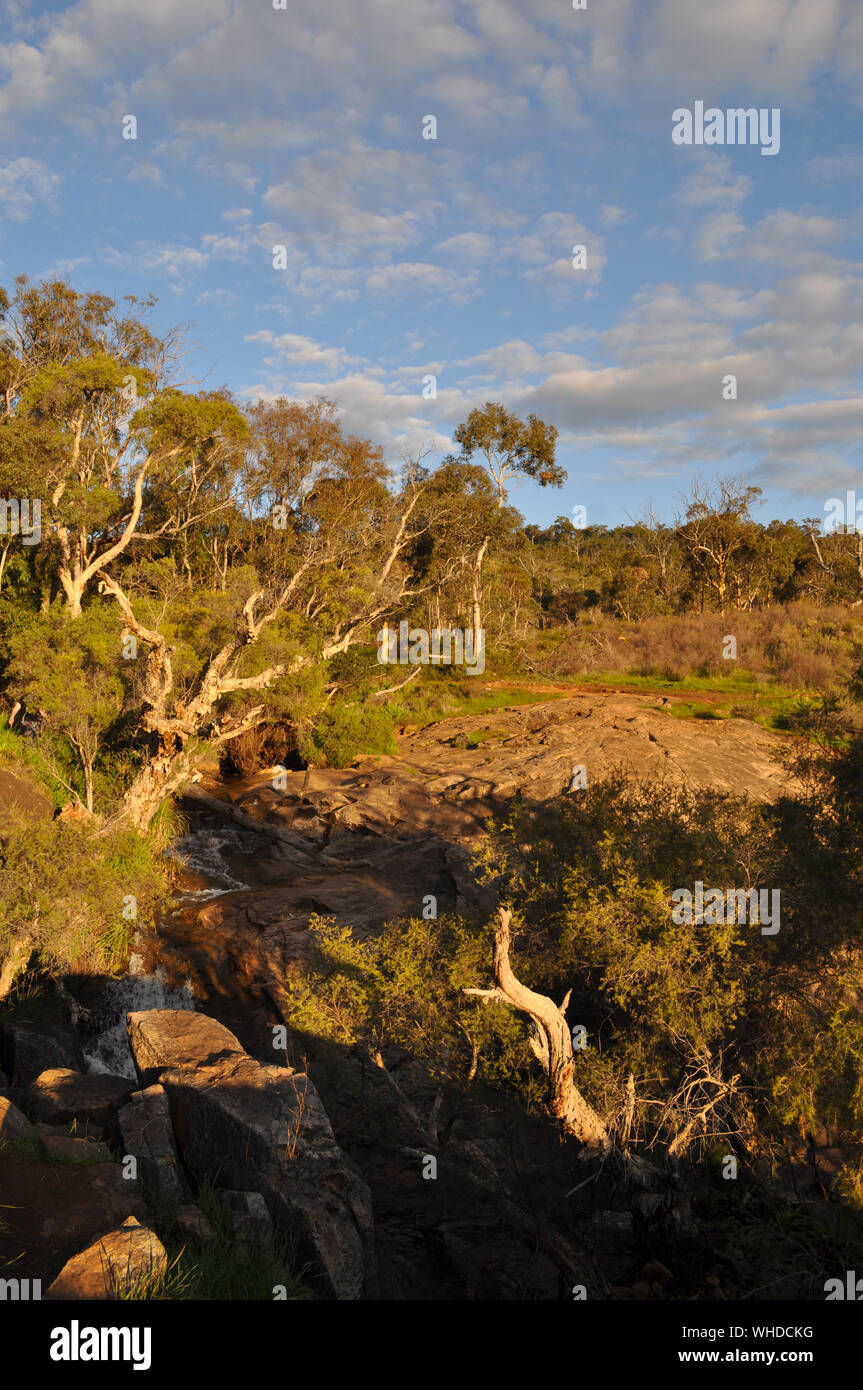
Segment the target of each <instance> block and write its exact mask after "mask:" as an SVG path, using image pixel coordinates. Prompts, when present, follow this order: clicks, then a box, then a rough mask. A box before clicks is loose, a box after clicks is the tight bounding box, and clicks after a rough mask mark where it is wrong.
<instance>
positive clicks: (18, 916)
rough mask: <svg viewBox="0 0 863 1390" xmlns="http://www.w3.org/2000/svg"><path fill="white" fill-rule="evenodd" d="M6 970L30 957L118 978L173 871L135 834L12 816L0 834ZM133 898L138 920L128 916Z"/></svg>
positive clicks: (0, 923) (1, 963)
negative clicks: (168, 873)
mask: <svg viewBox="0 0 863 1390" xmlns="http://www.w3.org/2000/svg"><path fill="white" fill-rule="evenodd" d="M0 868H2V873H3V884H4V891H3V895H2V898H0V968H4V969H6V968H8V969H9V970H10V972H11V973H12V976H13V978H14V976H15V975H16V974H19V973H21V972H22V971H23V970H24V969H26V967H27V965H28V963H29V962H30V960H31V957H35V958H36V959H37V960H38V961H39V963H40V964H41V965H42V967H44V968H47V969H49V970H50V971H51V972H52V973H56V974H68V973H72V972H81V973H88V972H92V973H106V974H111V973H113V972H115V971H116V970H118V969H119V968H120V966H121V965H122V964H123V962H124V960H125V958H126V956H127V954H128V949H129V944H130V941H131V937H132V934H133V932H134V930H135V927H136V925H144V926H146V925H148V924H151V923H152V920H153V916H154V913H155V911H156V909H157V906H158V904H159V903H160V901H161V900H162V897H163V894H164V890H165V887H166V871H165V869H164V868H163V867H162V866H161V865H160V864H159V862H158V860H157V859H156V857H155V855H154V851H153V849H152V847H151V846H150V845H149V844H148V842H147V841H146V840H144V839H143V838H142V837H140V836H139V835H137V834H136V833H135V832H134V831H131V830H117V831H114V832H113V833H110V834H100V833H99V832H98V830H97V829H96V828H95V827H94V826H92V825H90V824H79V823H76V822H74V821H66V822H59V821H39V822H36V823H33V822H31V821H29V820H26V819H25V818H24V817H9V818H7V821H6V823H4V827H3V829H2V833H0ZM129 896H133V897H134V898H135V899H136V905H137V920H135V919H131V918H129V917H127V916H124V906H126V905H127V902H128V898H129Z"/></svg>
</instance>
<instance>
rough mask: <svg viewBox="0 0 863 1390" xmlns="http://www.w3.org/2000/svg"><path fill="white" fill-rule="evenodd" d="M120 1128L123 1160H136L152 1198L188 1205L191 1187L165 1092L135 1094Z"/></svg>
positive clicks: (122, 1114)
mask: <svg viewBox="0 0 863 1390" xmlns="http://www.w3.org/2000/svg"><path fill="white" fill-rule="evenodd" d="M117 1126H118V1129H119V1141H120V1147H121V1148H122V1151H123V1156H124V1157H126V1155H131V1156H132V1157H133V1158H135V1159H136V1161H137V1165H138V1176H139V1177H140V1179H141V1181H142V1182H143V1183H144V1185H145V1187H146V1188H147V1191H148V1192H149V1193H150V1195H151V1197H152V1198H153V1199H154V1200H155V1201H157V1202H160V1203H171V1202H173V1203H177V1204H178V1205H182V1204H184V1203H186V1202H187V1201H188V1197H189V1193H188V1187H187V1184H186V1180H185V1177H184V1175H183V1169H182V1166H181V1164H180V1156H179V1154H178V1153H177V1145H176V1143H175V1142H174V1131H173V1129H172V1128H171V1112H170V1109H169V1106H168V1097H167V1095H166V1094H165V1090H164V1088H163V1087H162V1086H148V1087H147V1088H146V1089H145V1090H143V1091H133V1092H132V1095H131V1096H130V1097H129V1104H128V1105H124V1106H123V1108H122V1110H121V1111H120V1112H119V1114H118V1116H117Z"/></svg>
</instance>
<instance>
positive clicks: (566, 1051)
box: [465, 907, 612, 1153]
mask: <svg viewBox="0 0 863 1390" xmlns="http://www.w3.org/2000/svg"><path fill="white" fill-rule="evenodd" d="M498 917H499V919H500V925H499V927H498V929H497V931H496V932H495V938H494V978H495V984H496V988H495V989H493V990H474V989H472V990H466V991H465V993H467V994H480V995H484V996H486V997H487V998H498V999H502V1000H505V1001H506V1003H508V1004H512V1005H513V1007H514V1008H516V1009H518V1010H520V1012H522V1013H526V1014H529V1015H530V1017H531V1018H532V1020H533V1023H534V1026H535V1030H536V1033H535V1036H534V1037H533V1038H532V1039H531V1044H530V1045H531V1049H532V1051H533V1053H534V1056H536V1057H537V1058H538V1059H539V1060H540V1062H542V1064H543V1067H544V1068H545V1071H546V1075H547V1076H548V1083H549V1107H550V1109H551V1112H552V1114H553V1115H554V1116H555V1118H556V1119H558V1120H559V1121H560V1122H561V1124H562V1125H563V1128H564V1130H565V1131H566V1133H567V1134H571V1135H572V1136H573V1137H574V1138H575V1139H578V1140H579V1141H580V1142H581V1143H582V1144H585V1145H586V1146H587V1147H588V1148H591V1149H598V1150H599V1151H600V1152H601V1153H608V1152H609V1151H610V1149H611V1147H612V1145H611V1139H610V1138H609V1134H608V1130H607V1129H606V1127H605V1124H604V1123H603V1121H602V1120H601V1119H600V1117H599V1115H597V1113H596V1111H595V1110H594V1109H593V1108H592V1106H590V1105H588V1103H587V1101H586V1100H585V1099H584V1096H583V1095H582V1094H581V1092H580V1091H579V1090H578V1088H577V1087H576V1085H575V1083H574V1080H573V1077H574V1074H575V1060H574V1057H573V1052H572V1036H571V1034H570V1031H569V1027H568V1025H567V1022H566V1017H565V1010H566V1005H567V1003H568V1002H569V995H567V997H566V999H565V1000H564V1002H563V1005H562V1006H561V1007H560V1008H558V1006H557V1005H556V1004H555V1003H554V1002H553V1000H551V999H549V998H548V997H547V996H546V995H544V994H536V993H535V992H534V991H533V990H532V989H528V988H527V986H526V985H523V984H521V983H520V981H519V980H517V979H516V977H515V975H514V974H513V970H512V966H511V965H510V963H509V943H510V931H509V928H510V923H511V921H512V913H511V912H510V911H509V909H508V908H503V907H501V908H498Z"/></svg>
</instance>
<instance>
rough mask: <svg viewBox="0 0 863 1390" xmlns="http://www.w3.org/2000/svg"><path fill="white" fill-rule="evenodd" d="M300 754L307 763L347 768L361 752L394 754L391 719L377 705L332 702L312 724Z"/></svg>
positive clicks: (394, 745)
mask: <svg viewBox="0 0 863 1390" xmlns="http://www.w3.org/2000/svg"><path fill="white" fill-rule="evenodd" d="M301 748H303V745H302V744H301ZM303 751H304V753H305V756H306V757H307V758H308V760H309V761H310V762H312V763H316V764H318V765H321V764H325V765H326V766H327V767H346V766H347V764H348V763H349V762H350V761H351V760H352V759H353V758H356V757H357V756H358V755H359V754H361V753H366V754H370V755H372V756H374V755H375V754H381V753H388V754H394V753H395V752H396V744H395V740H394V739H393V722H392V716H391V715H390V713H389V712H388V711H387V710H386V709H383V708H381V706H380V705H357V704H351V703H348V701H346V700H334V701H333V702H332V704H331V705H329V706H328V707H327V708H326V709H325V710H324V712H323V714H321V715H320V716H319V718H318V719H317V720H316V721H315V725H314V728H313V730H312V733H311V736H310V738H309V739H308V740H307V742H306V743H305V747H304V749H303Z"/></svg>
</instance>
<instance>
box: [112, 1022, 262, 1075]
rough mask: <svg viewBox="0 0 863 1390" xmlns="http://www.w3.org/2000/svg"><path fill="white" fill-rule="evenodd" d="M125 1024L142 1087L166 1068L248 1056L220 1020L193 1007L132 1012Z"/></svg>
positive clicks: (204, 1064)
mask: <svg viewBox="0 0 863 1390" xmlns="http://www.w3.org/2000/svg"><path fill="white" fill-rule="evenodd" d="M126 1027H127V1029H128V1032H129V1047H130V1049H131V1052H132V1059H133V1061H134V1063H135V1070H136V1072H137V1073H138V1079H139V1080H140V1083H141V1087H142V1089H143V1088H146V1087H148V1086H152V1085H153V1083H154V1082H156V1081H158V1080H159V1076H160V1073H161V1072H162V1071H164V1069H165V1068H166V1067H197V1066H207V1065H209V1064H210V1063H215V1062H218V1061H220V1060H221V1059H222V1058H227V1057H230V1056H232V1055H237V1056H239V1057H245V1055H246V1054H245V1051H244V1050H243V1046H242V1044H241V1043H240V1041H239V1039H238V1038H235V1037H234V1035H233V1033H231V1032H229V1031H228V1029H227V1028H223V1027H222V1025H221V1023H217V1022H216V1020H215V1019H214V1018H208V1017H207V1015H206V1014H199V1013H192V1012H191V1011H190V1010H189V1011H186V1010H179V1009H148V1010H146V1011H145V1012H142V1013H130V1014H127V1015H126Z"/></svg>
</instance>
